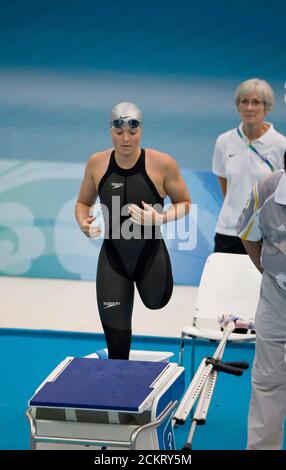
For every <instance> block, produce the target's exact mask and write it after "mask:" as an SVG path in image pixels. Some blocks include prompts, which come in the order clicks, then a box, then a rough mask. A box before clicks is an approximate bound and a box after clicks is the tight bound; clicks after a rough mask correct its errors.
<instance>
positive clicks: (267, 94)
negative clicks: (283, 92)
mask: <svg viewBox="0 0 286 470" xmlns="http://www.w3.org/2000/svg"><path fill="white" fill-rule="evenodd" d="M253 90H255V91H257V93H258V94H259V95H260V96H261V99H262V100H263V102H264V105H265V108H266V110H267V112H269V111H271V109H272V108H273V106H274V92H273V90H272V88H271V86H270V85H269V83H267V82H266V81H265V80H260V79H259V78H251V79H249V80H246V81H245V82H243V83H241V84H240V85H239V87H238V88H237V90H236V92H235V104H236V106H238V105H239V103H240V100H241V99H242V97H243V96H245V95H247V94H248V93H250V92H251V91H253Z"/></svg>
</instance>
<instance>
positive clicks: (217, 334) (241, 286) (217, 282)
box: [179, 253, 261, 376]
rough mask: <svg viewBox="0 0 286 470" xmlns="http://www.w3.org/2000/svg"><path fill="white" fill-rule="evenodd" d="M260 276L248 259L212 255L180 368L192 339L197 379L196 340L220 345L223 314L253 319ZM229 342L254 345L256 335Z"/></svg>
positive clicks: (186, 329)
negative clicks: (251, 342)
mask: <svg viewBox="0 0 286 470" xmlns="http://www.w3.org/2000/svg"><path fill="white" fill-rule="evenodd" d="M260 283H261V274H260V273H259V271H258V270H257V269H256V267H255V266H254V264H253V263H252V261H251V260H250V258H249V257H248V256H247V255H238V254H230V253H213V254H211V255H210V256H209V257H208V258H207V261H206V264H205V267H204V270H203V274H202V277H201V282H200V285H199V290H198V296H197V301H196V307H195V312H194V317H193V324H192V325H191V326H185V327H184V328H183V330H182V334H181V348H180V355H179V364H182V363H183V356H184V344H185V340H186V338H191V339H192V358H191V373H192V376H193V375H194V361H195V339H196V338H199V339H205V340H213V341H220V340H221V338H222V335H223V332H222V331H221V328H220V326H219V324H218V321H217V318H218V316H219V315H220V314H222V313H224V314H231V315H237V316H238V317H241V318H243V319H245V320H249V319H254V316H255V312H256V306H257V303H258V299H259V293H260ZM228 341H233V342H236V343H237V342H246V341H255V334H253V333H251V332H248V333H246V334H239V333H231V335H230V336H229V338H228Z"/></svg>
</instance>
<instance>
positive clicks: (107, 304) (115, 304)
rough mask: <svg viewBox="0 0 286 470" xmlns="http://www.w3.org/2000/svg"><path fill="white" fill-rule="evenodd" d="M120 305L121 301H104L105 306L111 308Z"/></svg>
mask: <svg viewBox="0 0 286 470" xmlns="http://www.w3.org/2000/svg"><path fill="white" fill-rule="evenodd" d="M117 305H120V302H103V306H104V308H111V307H116V306H117Z"/></svg>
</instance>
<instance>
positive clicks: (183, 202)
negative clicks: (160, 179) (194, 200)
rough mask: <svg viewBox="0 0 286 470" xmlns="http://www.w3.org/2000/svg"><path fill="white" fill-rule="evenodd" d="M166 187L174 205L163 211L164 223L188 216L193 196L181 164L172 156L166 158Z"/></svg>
mask: <svg viewBox="0 0 286 470" xmlns="http://www.w3.org/2000/svg"><path fill="white" fill-rule="evenodd" d="M164 189H165V191H166V193H167V195H168V196H169V197H170V199H171V201H172V205H171V206H170V207H169V208H168V210H167V211H164V212H163V223H164V224H165V223H167V222H171V221H173V220H177V219H180V218H181V217H184V216H186V215H187V214H188V213H189V212H190V209H191V197H190V194H189V190H188V187H187V185H186V182H185V180H184V178H183V177H182V175H181V172H180V169H179V166H178V164H177V162H176V160H174V159H173V158H171V157H169V156H168V157H167V158H166V165H165V172H164Z"/></svg>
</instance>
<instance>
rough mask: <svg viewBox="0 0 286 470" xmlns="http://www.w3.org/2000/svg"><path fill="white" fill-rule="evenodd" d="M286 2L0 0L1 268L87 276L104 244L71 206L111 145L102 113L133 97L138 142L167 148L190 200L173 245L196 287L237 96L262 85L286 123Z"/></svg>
mask: <svg viewBox="0 0 286 470" xmlns="http://www.w3.org/2000/svg"><path fill="white" fill-rule="evenodd" d="M285 14H286V4H285V3H282V2H279V1H276V0H274V1H272V2H271V3H269V2H260V1H257V0H253V1H252V2H249V1H246V0H242V1H240V2H239V3H238V2H229V3H226V2H225V1H221V0H218V1H216V2H213V1H211V0H205V2H204V3H203V4H201V3H200V2H194V1H190V0H189V1H187V0H178V1H177V2H175V3H174V2H171V1H169V0H164V1H161V0H160V1H154V2H150V1H147V0H142V1H141V2H138V3H134V2H132V1H130V0H126V1H124V2H118V1H113V0H111V1H109V2H108V3H104V2H100V1H97V0H93V1H92V0H82V1H79V0H69V1H67V0H60V1H58V2H56V1H54V0H51V1H49V2H45V1H42V0H22V1H21V0H14V1H13V2H1V16H0V123H1V124H0V159H1V160H0V273H1V274H2V275H18V276H41V277H62V278H75V279H93V278H94V275H95V269H96V262H97V256H98V251H99V247H100V243H101V241H100V240H97V241H90V240H88V239H86V238H85V237H84V236H83V235H82V234H81V233H80V232H79V229H78V228H77V225H76V223H75V221H74V216H73V206H74V202H75V198H76V196H77V193H78V190H79V185H80V181H81V178H82V175H83V169H84V164H85V162H86V160H87V158H88V156H89V155H90V154H91V153H93V152H94V151H96V150H100V149H103V148H106V147H109V146H110V145H111V144H110V138H109V133H108V125H107V124H108V115H109V112H110V110H111V108H112V106H113V105H114V104H116V103H117V102H119V101H127V100H128V101H134V102H136V103H137V104H138V105H139V107H141V109H142V110H143V113H144V116H145V125H144V138H143V145H144V146H147V147H154V148H157V149H159V150H161V151H165V152H167V153H169V154H171V155H172V156H174V157H175V158H176V159H177V160H178V162H179V164H180V167H181V169H182V173H183V175H184V177H185V178H186V181H187V184H188V186H189V188H190V192H191V195H192V199H193V201H194V202H195V203H196V204H197V212H196V211H194V216H193V217H194V220H193V225H195V222H196V220H197V222H198V229H197V231H196V230H194V228H193V229H191V239H192V242H191V243H190V246H189V247H187V249H184V250H180V249H179V243H178V240H176V239H173V240H167V244H168V247H169V250H170V253H171V258H172V262H173V268H174V278H175V282H176V283H180V284H197V283H198V282H199V279H200V274H201V270H202V267H203V264H204V261H205V258H206V257H207V255H208V254H209V253H210V252H211V251H212V247H213V236H214V227H215V222H216V219H217V215H218V212H219V208H220V205H221V196H220V191H219V188H218V184H217V181H216V178H215V177H214V176H213V175H212V174H211V173H210V168H211V159H212V151H213V146H214V142H215V139H216V137H217V135H218V134H220V133H222V132H224V131H225V130H227V129H229V128H231V127H234V126H236V125H237V124H238V122H239V119H238V115H237V112H236V109H235V106H234V100H233V95H234V91H235V89H236V87H237V86H238V85H239V83H240V82H241V81H243V80H245V79H247V78H250V77H259V78H264V79H266V80H268V81H269V82H270V83H271V85H272V86H273V88H274V91H275V95H276V106H275V109H274V111H273V112H272V114H271V116H270V117H269V120H271V121H272V122H273V123H274V125H275V127H276V128H277V129H278V130H279V131H280V132H282V133H286V123H285V110H286V108H285V99H284V96H285V91H286V90H285V81H286V76H285V59H284V57H285V34H284V29H285V28H284V19H285Z"/></svg>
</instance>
